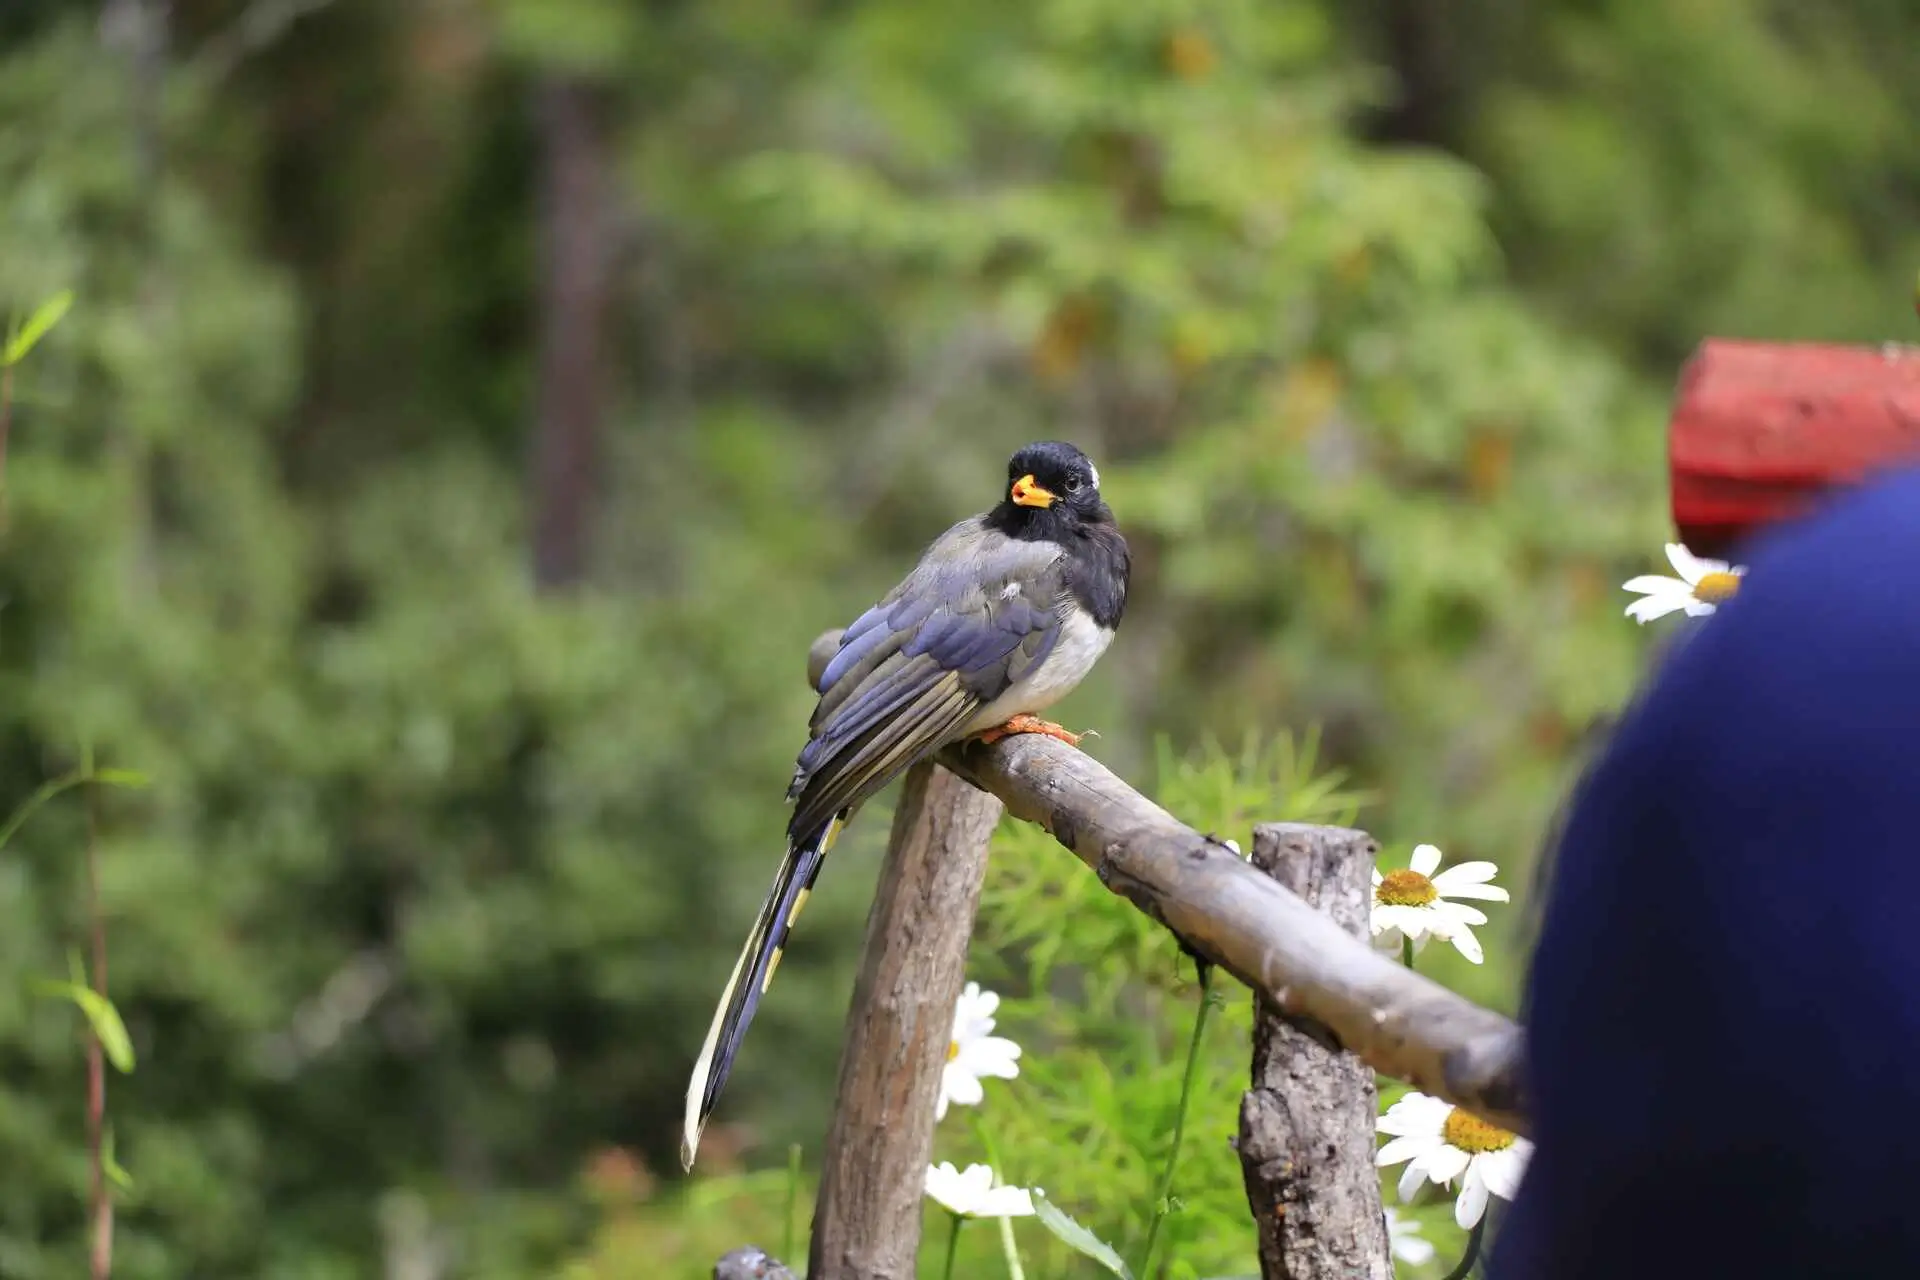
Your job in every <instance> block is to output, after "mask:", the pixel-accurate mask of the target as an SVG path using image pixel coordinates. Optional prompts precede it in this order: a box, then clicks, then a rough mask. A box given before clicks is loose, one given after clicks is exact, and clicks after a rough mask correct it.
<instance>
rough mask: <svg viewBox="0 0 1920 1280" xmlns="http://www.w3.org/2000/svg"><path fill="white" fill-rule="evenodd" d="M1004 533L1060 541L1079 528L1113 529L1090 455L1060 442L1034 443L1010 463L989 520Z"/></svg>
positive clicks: (1098, 475)
mask: <svg viewBox="0 0 1920 1280" xmlns="http://www.w3.org/2000/svg"><path fill="white" fill-rule="evenodd" d="M987 521H988V523H989V524H991V525H993V526H994V527H995V528H998V529H1000V530H1001V531H1002V532H1004V533H1009V534H1012V535H1013V536H1015V537H1025V538H1057V537H1060V536H1062V535H1063V534H1065V533H1067V532H1068V531H1070V530H1071V529H1072V528H1073V527H1074V526H1076V525H1082V524H1111V523H1113V512H1112V511H1109V510H1108V509H1107V504H1106V503H1105V502H1103V501H1102V500H1101V498H1100V472H1099V470H1098V469H1097V468H1096V467H1095V466H1094V465H1093V461H1092V459H1090V458H1088V457H1087V455H1086V454H1084V453H1082V452H1080V450H1078V449H1076V448H1074V447H1073V446H1072V445H1070V444H1066V443H1064V442H1061V441H1057V440H1049V441H1045V442H1043V443H1041V444H1030V445H1028V446H1027V447H1026V448H1024V449H1022V450H1020V451H1019V452H1018V453H1016V454H1014V455H1013V457H1012V458H1011V459H1010V460H1009V461H1008V462H1007V489H1006V492H1005V493H1004V494H1003V495H1001V498H1000V505H999V506H997V507H995V508H994V509H993V510H992V512H990V513H989V514H988V516H987Z"/></svg>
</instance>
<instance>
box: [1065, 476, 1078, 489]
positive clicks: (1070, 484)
mask: <svg viewBox="0 0 1920 1280" xmlns="http://www.w3.org/2000/svg"><path fill="white" fill-rule="evenodd" d="M1066 488H1067V492H1068V493H1078V492H1080V477H1079V476H1068V477H1067V486H1066Z"/></svg>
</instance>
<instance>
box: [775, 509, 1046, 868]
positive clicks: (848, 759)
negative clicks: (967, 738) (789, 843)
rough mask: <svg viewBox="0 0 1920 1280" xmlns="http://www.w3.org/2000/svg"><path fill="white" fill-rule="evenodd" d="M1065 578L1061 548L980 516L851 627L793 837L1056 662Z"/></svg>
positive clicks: (814, 742) (809, 759)
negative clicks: (1018, 535)
mask: <svg viewBox="0 0 1920 1280" xmlns="http://www.w3.org/2000/svg"><path fill="white" fill-rule="evenodd" d="M1063 572H1064V570H1063V564H1062V555H1061V551H1060V548H1059V547H1058V546H1055V545H1052V544H1049V543H1040V542H1020V541H1016V540H1014V539H1012V538H1009V537H1007V536H1005V535H1004V534H1001V533H996V532H994V531H993V530H991V529H987V528H986V527H985V526H984V525H982V524H981V522H980V520H979V518H978V517H975V518H973V519H971V520H963V521H961V522H960V523H959V524H957V525H955V526H954V527H953V528H951V529H949V530H947V532H946V533H944V534H942V535H941V536H940V538H939V539H937V540H936V541H935V542H934V544H933V545H932V546H931V547H929V548H928V549H927V553H926V554H925V555H924V556H922V557H921V560H920V563H919V565H918V566H916V567H915V569H914V571H913V572H912V573H911V574H909V575H907V578H906V580H905V581H904V582H902V583H901V584H900V585H899V586H897V587H895V588H894V589H893V590H892V591H891V592H889V593H888V595H887V597H886V599H884V600H882V601H881V602H880V603H879V604H877V605H875V606H874V607H873V608H871V609H869V610H867V611H866V612H865V613H864V614H862V615H860V617H859V618H857V619H856V620H855V621H854V623H853V625H852V626H850V627H848V628H847V630H846V634H845V635H843V636H842V637H841V638H840V649H839V651H838V652H837V653H835V654H834V656H833V660H832V661H831V662H829V663H828V664H827V667H826V670H825V671H824V672H822V673H821V676H820V683H819V685H818V691H819V693H820V703H819V705H818V706H817V707H815V708H814V712H813V720H812V723H811V726H810V728H811V734H812V736H811V740H810V741H809V742H808V743H807V745H806V748H805V750H803V751H802V752H801V753H800V760H799V763H798V765H797V767H796V768H795V770H794V775H793V785H792V786H791V787H789V788H788V790H787V796H788V798H789V799H791V800H794V801H795V802H796V807H795V810H794V814H793V820H792V822H791V823H789V824H788V834H789V835H791V836H793V837H795V838H804V837H805V836H806V835H807V834H808V833H809V832H811V831H814V830H816V829H818V828H820V827H822V826H824V825H825V824H826V823H827V821H828V820H829V819H831V818H832V817H833V816H834V815H835V814H838V813H840V812H842V811H845V810H849V809H851V808H853V807H855V806H857V805H858V804H860V803H861V802H862V801H864V800H866V799H867V798H868V797H869V796H871V795H873V793H874V792H876V791H878V790H880V789H881V788H882V787H884V786H886V785H887V783H888V782H890V781H892V779H893V778H894V777H895V776H896V775H898V774H899V773H900V772H901V771H902V770H904V769H905V768H907V766H909V765H911V764H913V763H914V762H915V761H917V760H919V759H920V758H922V757H923V756H925V755H927V754H928V753H930V752H932V751H934V750H936V749H937V748H939V747H941V746H944V745H945V744H946V743H948V742H950V741H952V740H953V739H954V738H955V737H957V736H958V735H959V732H960V729H961V727H962V726H963V725H965V724H966V722H967V721H968V720H969V719H971V718H972V716H973V714H974V713H975V712H976V711H978V710H979V709H980V708H981V707H982V706H984V705H986V704H987V703H988V702H991V701H992V700H993V699H994V698H997V697H998V696H1000V694H1001V693H1003V692H1005V691H1006V688H1007V686H1008V685H1010V684H1012V683H1013V682H1014V681H1016V680H1019V679H1020V678H1021V677H1022V676H1024V675H1026V674H1027V673H1028V672H1030V671H1032V670H1033V669H1034V668H1035V667H1037V666H1038V665H1039V664H1040V663H1041V662H1042V661H1044V660H1045V659H1046V656H1047V654H1048V653H1049V652H1050V651H1051V650H1052V648H1053V645H1054V642H1055V641H1056V640H1057V639H1058V638H1059V635H1060V613H1061V608H1062V601H1063V600H1064V599H1065V581H1064V577H1063Z"/></svg>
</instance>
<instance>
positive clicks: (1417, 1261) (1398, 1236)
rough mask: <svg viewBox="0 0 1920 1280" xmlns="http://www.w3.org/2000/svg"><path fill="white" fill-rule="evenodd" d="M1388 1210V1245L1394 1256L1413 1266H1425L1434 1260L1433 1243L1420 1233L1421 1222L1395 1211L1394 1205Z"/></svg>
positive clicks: (1388, 1206) (1387, 1207) (1388, 1207)
mask: <svg viewBox="0 0 1920 1280" xmlns="http://www.w3.org/2000/svg"><path fill="white" fill-rule="evenodd" d="M1386 1210H1387V1247H1388V1248H1389V1249H1390V1250H1391V1251H1392V1253H1393V1256H1394V1257H1396V1258H1398V1259H1399V1260H1400V1261H1402V1262H1405V1263H1408V1264H1409V1265H1411V1266H1416V1267H1419V1266H1425V1265H1426V1264H1427V1263H1429V1262H1432V1261H1433V1243H1432V1242H1431V1241H1429V1240H1427V1239H1425V1238H1424V1237H1422V1236H1421V1234H1420V1224H1419V1223H1417V1222H1415V1221H1414V1220H1413V1219H1412V1218H1403V1217H1401V1216H1400V1215H1399V1214H1398V1213H1396V1212H1394V1208H1393V1206H1392V1205H1387V1206H1386Z"/></svg>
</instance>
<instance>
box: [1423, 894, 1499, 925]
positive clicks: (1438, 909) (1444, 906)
mask: <svg viewBox="0 0 1920 1280" xmlns="http://www.w3.org/2000/svg"><path fill="white" fill-rule="evenodd" d="M1433 913H1434V914H1435V915H1437V916H1442V917H1444V918H1445V919H1448V920H1451V921H1453V922H1454V923H1455V924H1485V923H1486V922H1487V913H1486V912H1484V911H1482V910H1480V908H1478V907H1470V906H1468V905H1467V904H1466V903H1464V902H1447V901H1445V900H1442V901H1440V902H1436V903H1434V904H1433Z"/></svg>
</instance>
